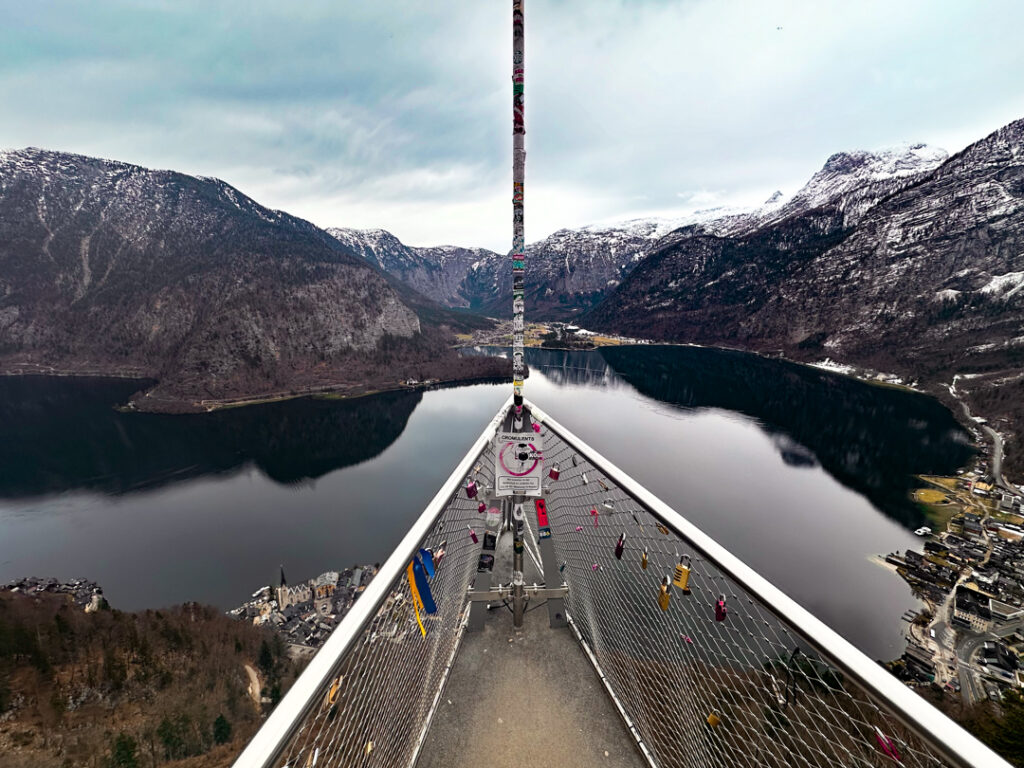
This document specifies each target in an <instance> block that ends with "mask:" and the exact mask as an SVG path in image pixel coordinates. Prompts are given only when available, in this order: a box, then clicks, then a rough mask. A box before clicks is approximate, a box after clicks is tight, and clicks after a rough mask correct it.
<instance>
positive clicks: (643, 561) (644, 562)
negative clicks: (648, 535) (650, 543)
mask: <svg viewBox="0 0 1024 768" xmlns="http://www.w3.org/2000/svg"><path fill="white" fill-rule="evenodd" d="M640 567H641V568H643V569H644V570H645V571H646V570H647V547H644V553H643V554H642V555H641V556H640Z"/></svg>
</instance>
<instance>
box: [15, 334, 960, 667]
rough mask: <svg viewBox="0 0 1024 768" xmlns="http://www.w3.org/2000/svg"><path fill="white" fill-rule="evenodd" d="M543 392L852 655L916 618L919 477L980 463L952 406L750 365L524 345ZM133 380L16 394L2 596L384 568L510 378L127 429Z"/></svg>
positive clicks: (651, 351) (567, 418)
mask: <svg viewBox="0 0 1024 768" xmlns="http://www.w3.org/2000/svg"><path fill="white" fill-rule="evenodd" d="M527 359H528V362H529V364H530V366H531V369H532V371H533V373H532V375H531V377H530V380H529V382H528V385H527V388H528V395H529V397H530V398H531V399H532V400H534V401H535V402H536V403H537V404H538V405H539V406H540V407H542V408H543V409H545V410H546V411H547V412H548V413H550V414H551V415H552V416H554V417H555V418H557V419H558V420H559V421H561V422H562V423H563V424H565V425H566V426H567V427H569V428H570V429H571V430H573V431H574V432H576V433H577V434H578V435H579V436H580V437H582V438H584V439H585V440H587V441H588V442H590V443H591V444H593V445H594V446H595V447H596V448H597V449H598V450H599V451H600V452H601V453H603V454H604V455H605V456H607V457H608V458H609V459H611V460H612V461H614V462H616V463H617V464H619V466H621V467H622V468H623V469H624V470H625V471H626V472H627V473H629V474H631V475H632V476H633V477H635V478H636V479H637V480H639V481H641V482H642V483H644V484H645V485H646V486H647V487H648V488H650V490H652V491H653V492H654V493H655V494H657V495H658V496H660V497H661V498H662V499H664V500H665V501H667V502H668V503H669V504H670V505H672V506H674V507H675V508H676V509H677V510H678V511H679V512H680V513H682V514H683V515H684V516H686V517H688V518H689V519H690V520H692V521H693V522H695V523H696V524H697V525H699V526H700V527H701V528H703V529H704V530H705V531H706V532H707V533H709V534H710V535H711V536H712V537H714V538H715V539H717V540H718V541H719V542H721V543H722V544H724V545H725V546H727V547H728V548H729V549H731V550H732V551H733V552H734V553H735V554H736V555H738V556H739V557H740V558H742V559H743V560H745V561H747V562H748V563H749V564H750V565H751V566H753V567H754V568H755V569H756V570H758V571H760V572H761V573H762V574H763V575H764V576H766V577H767V578H768V579H770V580H772V581H774V582H775V583H776V584H777V585H778V586H779V587H781V588H782V589H783V590H784V591H785V592H787V593H788V594H789V595H791V596H792V597H793V598H794V599H796V600H797V601H798V602H800V603H801V604H803V605H804V606H805V607H807V608H808V609H809V610H811V611H812V612H814V613H815V614H817V615H818V616H820V617H821V618H822V619H823V620H824V621H825V622H826V623H828V624H830V625H831V626H832V627H833V628H835V629H836V630H837V631H839V632H840V633H842V634H843V635H844V636H846V637H847V638H848V639H849V640H851V641H852V642H853V643H854V644H855V645H857V646H859V647H860V648H861V649H863V650H864V651H865V652H866V653H868V654H870V655H871V656H872V657H875V658H890V657H893V656H896V655H898V654H899V653H900V652H901V650H902V642H901V639H900V630H901V625H900V621H899V617H900V615H901V614H902V613H903V612H904V611H905V610H906V609H907V608H910V607H914V606H915V605H916V601H915V600H914V599H913V598H912V597H911V595H910V592H909V590H908V589H907V588H906V586H905V585H904V584H903V582H902V581H901V580H900V579H899V578H898V577H897V576H896V575H894V574H892V573H890V572H889V571H887V570H885V569H883V568H881V567H879V566H878V565H875V564H873V563H872V562H870V561H869V559H868V557H869V556H870V555H872V554H876V553H886V552H890V551H893V550H896V549H904V548H906V547H908V546H914V545H915V544H918V543H919V540H918V539H917V538H916V537H915V536H913V535H912V534H911V533H910V530H911V529H913V528H914V527H916V526H917V525H919V524H920V523H921V517H920V515H919V513H918V512H917V510H916V509H915V508H914V507H913V505H912V504H910V503H909V502H908V501H907V499H906V492H907V489H908V488H910V487H911V485H912V478H911V475H912V474H913V473H924V472H944V473H952V472H953V471H954V470H955V469H956V468H958V467H959V466H961V465H962V464H964V463H965V462H966V461H967V460H968V459H969V458H970V456H971V448H970V447H969V445H968V438H967V435H966V433H964V431H963V430H962V429H960V428H959V427H958V426H957V425H956V423H955V421H954V419H953V417H952V415H951V414H950V413H949V412H948V411H946V410H945V409H944V408H942V407H941V406H940V405H939V404H938V403H937V402H935V401H933V400H931V399H928V398H925V397H921V396H916V395H912V394H908V393H905V392H902V391H897V390H893V389H890V388H883V387H875V386H869V385H866V384H862V383H860V382H856V381H853V380H851V379H848V378H845V377H840V376H835V375H832V374H827V373H824V372H819V371H816V370H814V369H809V368H805V367H800V366H794V365H790V364H787V363H780V362H777V361H770V360H765V359H762V358H758V357H754V356H750V355H743V354H739V353H732V352H724V351H717V350H705V349H691V348H685V347H640V348H618V349H606V350H602V351H599V352H589V353H587V352H558V351H542V350H529V351H528V355H527ZM136 388H137V385H135V384H132V383H130V382H110V381H97V380H82V379H47V378H35V377H33V378H7V379H4V378H0V581H6V580H9V579H13V578H17V577H19V576H26V575H38V576H57V577H61V578H69V577H75V576H84V577H86V578H90V579H94V580H96V581H98V582H100V583H101V584H102V585H103V587H104V590H105V592H106V595H107V597H108V599H109V600H110V601H111V602H112V603H113V604H114V605H115V606H116V607H119V608H123V609H127V610H133V609H138V608H144V607H159V606H162V605H168V604H172V603H178V602H182V601H187V600H198V601H202V602H209V603H213V604H215V605H218V606H221V607H222V608H225V609H226V608H229V607H232V606H234V605H237V604H239V603H241V602H242V601H243V600H245V599H246V598H247V597H248V595H249V594H250V593H251V592H253V591H254V590H255V589H257V588H258V587H259V586H261V585H262V584H265V583H267V582H268V581H271V580H272V579H273V578H275V577H276V574H277V568H278V565H279V564H284V567H285V570H286V573H287V574H288V576H289V578H290V579H292V580H299V579H303V578H308V577H310V576H315V575H316V574H318V573H320V572H322V571H325V570H328V569H331V568H340V567H346V566H350V565H352V564H354V563H365V562H376V561H382V560H384V559H385V558H386V557H387V556H388V554H389V553H390V552H391V550H392V548H393V547H394V545H395V544H397V543H398V541H399V540H400V539H401V538H402V536H403V534H404V533H405V531H406V530H407V529H408V527H409V525H410V524H411V523H412V521H413V520H414V519H415V518H416V517H417V516H418V515H419V514H420V512H421V510H422V508H423V506H424V505H425V504H426V503H427V502H428V501H429V500H430V499H431V498H432V497H433V495H434V493H436V491H437V488H438V486H439V485H440V483H441V482H443V480H444V479H445V478H446V477H447V476H448V475H449V474H450V472H451V470H452V468H453V467H454V465H455V464H456V463H457V462H458V460H459V459H460V458H461V457H462V456H463V455H464V453H465V451H466V450H467V449H468V447H469V446H470V444H471V443H472V442H473V440H475V439H476V437H477V436H478V435H479V433H480V431H481V429H483V427H484V425H485V424H486V423H487V422H488V421H489V419H490V418H491V417H492V416H493V415H494V413H495V412H496V410H497V408H498V407H499V406H500V405H501V403H502V402H504V400H505V399H506V397H507V396H508V392H509V386H508V385H500V386H499V385H475V386H469V387H460V388H453V389H442V390H436V391H431V392H426V393H419V392H399V393H390V394H386V395H381V396H377V397H372V398H362V399H359V400H353V401H347V402H346V401H323V400H320V401H318V400H302V401H291V402H287V403H277V404H271V405H266V406H258V407H249V408H243V409H237V410H230V411H222V412H219V413H215V414H210V415H198V416H161V415H152V414H130V413H125V414H123V413H118V412H117V411H115V410H113V408H112V406H113V405H114V404H115V403H118V402H123V401H124V400H125V399H126V398H127V396H128V395H130V394H131V392H132V391H134V390H135V389H136Z"/></svg>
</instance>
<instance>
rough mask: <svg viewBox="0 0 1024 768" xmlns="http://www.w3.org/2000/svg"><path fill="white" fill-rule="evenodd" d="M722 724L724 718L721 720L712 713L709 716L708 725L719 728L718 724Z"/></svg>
mask: <svg viewBox="0 0 1024 768" xmlns="http://www.w3.org/2000/svg"><path fill="white" fill-rule="evenodd" d="M721 722H722V718H720V717H719V716H718V715H716V714H715V713H714V712H712V713H711V714H710V715H708V725H710V726H711V727H712V728H717V727H718V724H719V723H721Z"/></svg>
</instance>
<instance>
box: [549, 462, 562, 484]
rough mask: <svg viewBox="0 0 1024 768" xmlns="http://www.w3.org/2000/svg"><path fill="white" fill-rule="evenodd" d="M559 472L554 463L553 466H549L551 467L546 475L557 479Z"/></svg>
mask: <svg viewBox="0 0 1024 768" xmlns="http://www.w3.org/2000/svg"><path fill="white" fill-rule="evenodd" d="M559 474H560V473H559V471H558V465H557V464H555V465H554V466H553V467H551V469H549V470H548V477H550V478H551V479H552V480H557V479H558V475H559Z"/></svg>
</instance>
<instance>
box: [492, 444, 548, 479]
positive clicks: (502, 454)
mask: <svg viewBox="0 0 1024 768" xmlns="http://www.w3.org/2000/svg"><path fill="white" fill-rule="evenodd" d="M514 445H516V443H512V442H508V443H505V447H504V448H502V449H501V452H500V453H498V461H499V462H500V463H501V468H502V469H504V470H505V471H506V472H508V473H509V474H510V475H512V476H513V477H524V476H525V475H528V474H530V473H531V472H533V470H534V469H536V468H537V465H538V464H539V463H540V459H541V455H540V453H538V452H537V446H535V445H532V444H529V443H525V444H524V443H519V445H530V450H531V451H533V453H534V454H535V455H534V456H531V457H530V458H529V459H527V460H526V461H520V460H519V459H518V458H515V456H512V457H510V461H509V462H508V463H506V462H505V454H506V453H507V452H508V449H509V448H511V447H512V446H514ZM531 461H532V462H533V463H532V464H530V462H531ZM509 464H511V465H513V466H515V467H516V469H519V470H522V469H523V468H524V467H526V469H525V471H521V472H517V471H516V469H512V467H510V466H509ZM527 465H529V466H527Z"/></svg>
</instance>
